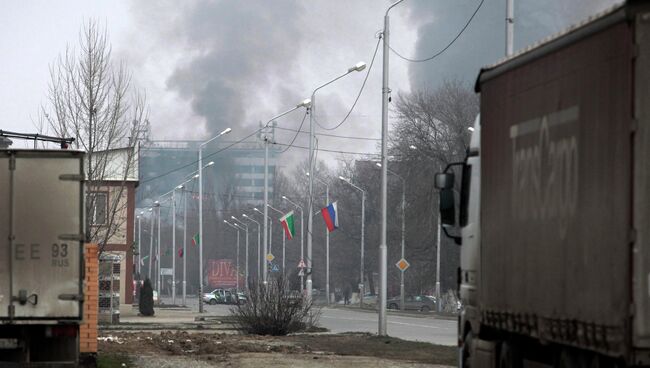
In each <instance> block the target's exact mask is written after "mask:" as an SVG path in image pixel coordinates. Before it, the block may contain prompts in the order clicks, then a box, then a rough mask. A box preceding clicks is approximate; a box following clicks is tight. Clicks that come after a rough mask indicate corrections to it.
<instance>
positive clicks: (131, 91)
mask: <svg viewBox="0 0 650 368" xmlns="http://www.w3.org/2000/svg"><path fill="white" fill-rule="evenodd" d="M79 44H80V45H79V46H80V49H79V51H76V50H75V49H74V48H71V47H67V48H66V51H65V53H64V54H63V55H61V56H59V58H58V59H57V60H56V61H55V62H54V64H53V65H51V66H50V82H49V90H48V95H47V98H48V99H47V103H46V105H45V106H43V107H42V108H41V119H43V120H44V121H45V122H46V124H45V125H47V127H48V128H49V129H50V130H51V131H52V132H53V133H54V134H56V135H57V136H60V137H74V138H75V144H76V148H77V149H81V150H84V151H85V152H86V160H85V168H84V170H85V175H86V179H87V182H88V197H87V199H86V222H87V223H86V229H87V238H88V239H89V240H90V241H93V242H97V243H99V244H100V247H101V248H100V249H102V250H103V246H104V245H106V244H107V243H108V242H109V240H110V239H111V238H112V237H113V236H115V235H116V234H117V233H118V232H124V231H125V230H124V223H125V221H126V216H125V211H124V209H125V208H126V205H127V203H126V202H127V201H126V198H125V195H124V189H125V183H126V181H127V179H128V178H130V177H131V176H133V175H134V173H135V169H136V165H137V155H138V152H137V148H138V142H139V141H140V140H143V139H146V138H147V135H148V131H149V123H148V120H147V117H148V111H147V105H146V96H145V94H144V92H142V91H139V90H137V89H136V88H134V87H133V86H132V83H131V74H130V73H129V71H128V70H127V67H126V65H125V63H124V62H119V63H113V62H112V60H111V45H110V43H109V41H108V32H107V30H106V29H105V28H104V29H102V28H101V27H100V25H99V24H98V22H97V21H94V20H89V21H88V22H87V23H86V24H84V26H83V27H82V29H81V31H80V33H79Z"/></svg>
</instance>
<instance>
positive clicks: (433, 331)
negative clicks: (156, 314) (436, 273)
mask: <svg viewBox="0 0 650 368" xmlns="http://www.w3.org/2000/svg"><path fill="white" fill-rule="evenodd" d="M178 299H179V300H177V304H180V298H178ZM163 301H164V302H165V303H171V300H168V299H167V298H163ZM187 305H188V307H190V308H191V309H192V310H193V311H197V312H198V309H199V308H198V300H196V298H195V297H193V298H188V300H187ZM229 310H230V306H228V305H220V304H218V305H207V304H204V311H205V312H206V313H207V314H208V315H228V314H229ZM456 324H457V322H456V320H450V319H442V318H436V317H435V316H433V315H420V314H418V315H413V316H409V315H404V314H400V313H396V312H392V311H391V312H389V314H388V321H387V329H388V334H389V335H390V336H394V337H399V338H401V339H404V340H411V341H424V342H430V343H433V344H439V345H456V343H457V337H456V331H457V327H456ZM320 325H321V326H322V327H325V328H327V329H329V330H330V331H331V332H333V333H340V332H370V333H377V327H378V314H377V312H375V311H367V310H364V311H360V310H354V309H347V308H326V307H324V308H322V314H321V317H320Z"/></svg>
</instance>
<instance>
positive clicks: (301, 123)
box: [276, 110, 307, 153]
mask: <svg viewBox="0 0 650 368" xmlns="http://www.w3.org/2000/svg"><path fill="white" fill-rule="evenodd" d="M306 118H307V111H306V110H305V115H303V117H302V121H301V122H300V126H299V127H298V130H296V134H295V135H294V136H293V139H292V140H291V143H289V146H288V147H287V148H285V149H284V151H280V152H279V153H285V152H287V150H288V149H289V148H291V145H292V144H293V142H295V141H296V138H298V133H300V132H301V129H302V125H303V124H305V119H306ZM276 128H277V127H276ZM283 129H285V130H293V129H289V128H283Z"/></svg>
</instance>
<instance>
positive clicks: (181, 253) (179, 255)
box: [178, 248, 183, 258]
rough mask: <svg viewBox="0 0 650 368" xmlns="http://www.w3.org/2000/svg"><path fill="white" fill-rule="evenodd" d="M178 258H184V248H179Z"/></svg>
mask: <svg viewBox="0 0 650 368" xmlns="http://www.w3.org/2000/svg"><path fill="white" fill-rule="evenodd" d="M178 257H180V258H183V248H178Z"/></svg>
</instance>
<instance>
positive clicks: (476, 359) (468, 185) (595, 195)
mask: <svg viewBox="0 0 650 368" xmlns="http://www.w3.org/2000/svg"><path fill="white" fill-rule="evenodd" d="M475 90H476V92H477V93H479V94H480V114H479V117H477V119H476V121H475V123H474V126H473V127H472V129H473V132H472V136H471V139H470V145H469V149H468V151H467V155H466V158H465V160H464V161H463V162H458V163H451V164H449V165H448V166H447V167H446V168H445V170H444V171H443V172H441V173H439V174H437V175H436V178H435V186H436V187H437V188H439V189H440V192H439V195H440V200H439V204H440V220H441V223H442V224H443V229H444V231H445V233H446V234H447V235H449V236H450V237H452V238H453V239H454V240H455V241H456V242H457V243H458V244H460V247H461V259H460V267H459V270H458V283H459V294H460V297H461V300H462V303H463V306H464V307H463V310H462V312H461V314H460V315H459V318H458V345H459V356H460V359H459V366H461V367H636V366H649V365H650V1H641V0H638V1H634V0H630V1H626V2H624V3H622V4H618V5H616V6H615V7H613V8H610V9H609V10H607V11H605V12H603V13H601V14H598V15H596V16H594V17H592V18H590V19H589V20H587V21H585V22H583V23H581V24H578V25H576V26H574V27H571V28H570V29H568V30H566V31H565V32H563V33H561V34H559V35H557V36H554V37H552V38H549V39H547V40H544V41H542V42H541V43H539V44H537V45H535V46H534V47H530V48H528V49H525V50H523V51H522V52H519V53H517V54H515V55H513V56H511V57H508V58H506V59H504V60H502V61H500V62H498V63H496V64H494V65H491V66H488V67H485V68H483V69H481V71H480V73H479V76H478V79H477V82H476V84H475ZM457 174H459V175H460V176H461V180H460V183H458V182H457V181H456V180H455V177H456V176H457ZM457 213H458V216H457V215H456V214H457Z"/></svg>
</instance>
